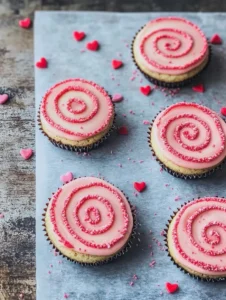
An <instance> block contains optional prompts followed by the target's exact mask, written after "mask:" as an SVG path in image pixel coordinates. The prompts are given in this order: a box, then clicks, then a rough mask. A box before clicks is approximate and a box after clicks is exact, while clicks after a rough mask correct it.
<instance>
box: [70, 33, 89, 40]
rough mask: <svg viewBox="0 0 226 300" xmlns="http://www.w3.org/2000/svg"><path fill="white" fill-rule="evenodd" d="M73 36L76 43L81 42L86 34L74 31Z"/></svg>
mask: <svg viewBox="0 0 226 300" xmlns="http://www.w3.org/2000/svg"><path fill="white" fill-rule="evenodd" d="M73 35H74V38H75V39H76V40H77V41H81V40H83V39H84V38H85V36H86V34H85V32H83V31H80V32H79V31H74V32H73Z"/></svg>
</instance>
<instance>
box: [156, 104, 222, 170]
mask: <svg viewBox="0 0 226 300" xmlns="http://www.w3.org/2000/svg"><path fill="white" fill-rule="evenodd" d="M153 138H154V142H155V143H157V145H158V148H160V149H161V151H162V152H163V155H164V157H166V158H167V159H169V160H170V161H172V162H173V163H175V164H176V165H178V166H181V167H185V168H189V169H205V168H210V167H212V166H215V165H217V164H218V163H220V162H221V161H222V160H223V159H224V158H225V157H226V124H225V122H224V121H223V120H222V119H221V118H220V117H219V116H218V115H217V114H216V113H215V112H214V111H212V110H210V109H209V108H207V107H205V106H202V105H198V104H195V103H186V102H180V103H177V104H173V105H171V106H170V107H169V108H167V109H165V110H164V111H163V112H162V113H160V114H159V115H158V116H157V118H156V119H155V121H154V124H153Z"/></svg>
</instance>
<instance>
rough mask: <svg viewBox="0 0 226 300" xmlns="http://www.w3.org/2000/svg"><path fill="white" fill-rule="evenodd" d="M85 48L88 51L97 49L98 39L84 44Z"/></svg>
mask: <svg viewBox="0 0 226 300" xmlns="http://www.w3.org/2000/svg"><path fill="white" fill-rule="evenodd" d="M86 48H87V49H88V50H90V51H97V50H98V49H99V43H98V41H92V42H89V43H87V44H86Z"/></svg>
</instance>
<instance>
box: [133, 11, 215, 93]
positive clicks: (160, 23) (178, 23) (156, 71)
mask: <svg viewBox="0 0 226 300" xmlns="http://www.w3.org/2000/svg"><path fill="white" fill-rule="evenodd" d="M132 52H133V58H134V61H135V63H136V65H137V66H138V68H139V69H140V70H141V71H142V72H143V73H144V74H145V75H146V77H147V78H148V79H149V80H150V81H152V82H154V83H155V84H158V85H162V86H166V87H179V86H182V85H184V84H185V83H186V82H188V81H190V80H191V79H192V78H193V77H194V76H196V75H197V74H199V73H200V72H201V71H202V70H203V69H204V68H205V67H206V65H207V64H208V62H209V57H210V51H209V47H208V42H207V39H206V37H205V35H204V33H203V32H202V31H201V30H200V29H199V28H198V26H196V25H195V24H193V23H192V22H190V21H188V20H186V19H183V18H178V17H162V18H158V19H155V20H152V21H150V22H149V23H147V24H146V25H145V26H144V27H143V28H142V29H141V30H140V31H139V32H138V33H137V35H136V36H135V38H134V40H133V44H132Z"/></svg>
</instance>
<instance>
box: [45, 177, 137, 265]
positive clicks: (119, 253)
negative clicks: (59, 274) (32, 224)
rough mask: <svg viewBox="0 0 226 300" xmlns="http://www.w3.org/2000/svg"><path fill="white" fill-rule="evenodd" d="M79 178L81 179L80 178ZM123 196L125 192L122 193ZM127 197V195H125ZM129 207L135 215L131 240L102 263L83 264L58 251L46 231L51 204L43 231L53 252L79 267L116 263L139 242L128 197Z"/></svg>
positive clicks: (134, 221)
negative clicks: (115, 261) (116, 260)
mask: <svg viewBox="0 0 226 300" xmlns="http://www.w3.org/2000/svg"><path fill="white" fill-rule="evenodd" d="M78 178H79V177H78ZM121 192H122V193H123V194H124V192H123V191H121ZM124 195H125V194H124ZM126 199H127V201H128V203H129V205H130V209H131V212H132V215H133V229H132V233H131V235H130V238H129V240H128V241H127V243H126V244H125V246H124V248H123V249H121V250H120V251H119V252H118V253H116V254H115V255H113V256H111V257H109V258H107V259H106V260H104V261H100V262H96V263H81V262H79V261H76V260H73V259H70V258H69V257H67V256H66V255H64V254H63V253H61V252H60V250H58V248H56V246H55V245H54V244H53V243H52V241H51V240H50V238H49V236H48V232H47V230H46V224H45V217H46V211H47V207H48V205H49V202H47V203H46V207H45V208H44V212H43V214H42V217H43V218H42V227H43V231H44V233H45V237H46V240H47V241H48V242H49V244H50V246H52V248H53V250H55V251H56V252H57V253H58V254H59V255H61V256H62V257H64V258H66V259H67V260H68V261H71V262H73V263H75V264H78V265H82V266H99V265H103V264H106V263H109V262H112V261H114V260H115V259H117V258H118V257H119V256H122V255H124V254H125V253H126V252H128V251H129V249H130V248H131V247H132V245H133V243H134V240H138V241H139V239H137V227H138V223H137V217H136V209H135V207H134V206H133V205H132V204H131V203H130V201H129V200H128V197H126ZM50 200H51V198H49V201H50Z"/></svg>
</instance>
